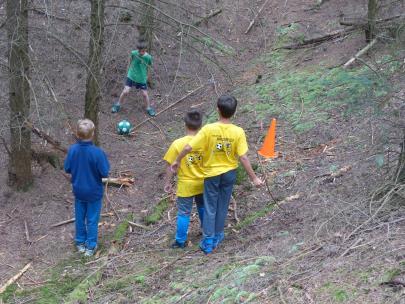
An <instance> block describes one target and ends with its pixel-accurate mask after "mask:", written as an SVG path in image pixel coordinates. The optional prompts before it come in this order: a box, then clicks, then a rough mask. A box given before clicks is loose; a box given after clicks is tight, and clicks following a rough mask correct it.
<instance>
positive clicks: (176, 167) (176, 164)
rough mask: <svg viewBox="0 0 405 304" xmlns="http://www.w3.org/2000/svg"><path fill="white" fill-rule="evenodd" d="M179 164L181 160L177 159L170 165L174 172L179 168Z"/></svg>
mask: <svg viewBox="0 0 405 304" xmlns="http://www.w3.org/2000/svg"><path fill="white" fill-rule="evenodd" d="M179 165H180V163H179V161H177V160H175V161H174V162H173V163H172V165H171V166H170V170H171V171H172V172H173V173H176V172H177V171H178V170H179Z"/></svg>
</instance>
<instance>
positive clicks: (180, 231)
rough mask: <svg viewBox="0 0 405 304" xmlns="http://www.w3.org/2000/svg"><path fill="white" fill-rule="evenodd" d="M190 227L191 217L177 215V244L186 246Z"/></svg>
mask: <svg viewBox="0 0 405 304" xmlns="http://www.w3.org/2000/svg"><path fill="white" fill-rule="evenodd" d="M189 225H190V216H186V215H181V214H177V230H176V237H175V238H176V242H177V243H178V244H184V243H185V242H186V240H187V232H188V226H189Z"/></svg>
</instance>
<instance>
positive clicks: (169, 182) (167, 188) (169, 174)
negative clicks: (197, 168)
mask: <svg viewBox="0 0 405 304" xmlns="http://www.w3.org/2000/svg"><path fill="white" fill-rule="evenodd" d="M172 179H173V172H172V170H171V169H170V164H169V163H167V166H166V175H165V186H164V188H163V189H164V191H165V192H166V193H169V192H171V191H172Z"/></svg>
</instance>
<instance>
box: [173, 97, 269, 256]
mask: <svg viewBox="0 0 405 304" xmlns="http://www.w3.org/2000/svg"><path fill="white" fill-rule="evenodd" d="M236 106H237V100H236V98H235V97H233V96H230V95H222V96H221V97H219V99H218V102H217V107H218V113H219V121H218V122H215V123H212V124H207V125H205V126H204V127H203V128H202V129H201V130H200V131H199V132H198V133H197V135H196V136H194V138H193V139H192V140H191V141H190V142H189V143H188V144H187V145H186V146H185V147H184V149H183V150H182V151H181V152H180V154H179V155H178V156H177V159H176V160H175V161H174V162H173V163H172V166H171V170H172V171H173V172H176V171H177V170H178V168H179V164H181V161H182V158H183V157H184V156H186V155H187V154H188V153H190V152H193V151H201V150H202V151H203V155H204V157H203V171H204V217H203V239H202V241H201V243H200V248H201V250H202V251H203V252H204V253H205V254H209V253H211V252H212V251H213V249H215V248H216V247H217V246H218V245H219V243H220V242H222V240H223V239H224V227H225V220H226V217H227V214H228V206H229V201H230V199H231V195H232V190H233V186H234V184H235V181H236V169H237V167H238V164H239V161H240V162H241V164H242V166H243V167H244V168H245V170H246V172H247V174H248V175H249V178H250V179H251V181H252V182H253V184H254V185H255V186H261V185H263V181H262V180H261V179H260V178H258V177H257V176H256V174H255V172H254V171H253V169H252V166H251V165H250V161H249V159H248V157H247V152H248V145H247V141H246V135H245V132H244V131H243V129H242V128H240V127H238V126H236V125H234V124H232V123H231V121H230V118H231V117H232V116H233V114H235V111H236Z"/></svg>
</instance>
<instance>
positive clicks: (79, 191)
mask: <svg viewBox="0 0 405 304" xmlns="http://www.w3.org/2000/svg"><path fill="white" fill-rule="evenodd" d="M94 129H95V127H94V123H93V122H92V121H91V120H89V119H81V120H79V121H78V123H77V129H76V136H77V138H78V141H77V143H76V144H74V145H72V146H71V147H70V148H69V151H68V154H67V156H66V159H65V166H64V167H65V172H66V173H69V174H71V182H72V188H73V193H74V196H75V228H76V233H75V243H76V248H77V250H78V251H79V252H80V253H84V254H85V256H92V255H93V254H94V253H95V251H96V249H97V235H98V222H99V219H100V211H101V206H102V199H103V194H104V186H103V183H102V178H103V177H108V173H109V171H110V164H109V162H108V159H107V156H106V154H105V153H104V151H103V150H102V149H100V148H99V147H97V146H95V145H93V142H92V138H93V136H94Z"/></svg>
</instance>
